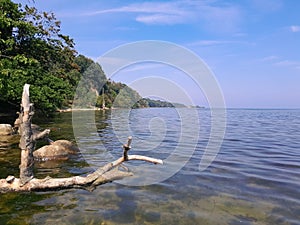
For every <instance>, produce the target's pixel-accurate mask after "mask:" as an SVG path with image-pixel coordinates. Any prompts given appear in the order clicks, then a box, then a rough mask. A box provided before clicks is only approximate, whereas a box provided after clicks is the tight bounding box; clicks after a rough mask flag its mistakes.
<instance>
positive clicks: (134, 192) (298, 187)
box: [0, 108, 300, 225]
mask: <svg viewBox="0 0 300 225" xmlns="http://www.w3.org/2000/svg"><path fill="white" fill-rule="evenodd" d="M190 110H191V109H178V110H177V111H176V110H175V109H166V108H163V109H137V110H131V111H126V110H115V111H114V112H113V114H111V112H110V111H106V112H102V111H97V112H95V117H94V118H95V123H94V124H93V123H86V124H82V125H81V129H80V132H78V131H76V130H75V131H74V132H75V133H76V134H80V136H77V137H76V141H77V142H78V144H79V146H80V148H81V153H82V156H81V157H77V158H73V159H71V160H69V161H67V162H46V163H37V164H36V165H35V174H36V176H37V177H45V176H47V175H50V176H53V177H65V176H71V175H78V174H86V173H88V172H91V171H93V169H94V168H96V167H98V166H101V165H103V164H105V163H106V162H109V161H111V160H113V159H115V158H117V157H120V156H121V154H122V149H121V145H122V143H124V141H126V137H127V136H128V135H132V136H133V143H132V149H131V150H130V153H132V154H142V155H146V156H151V157H156V158H162V159H164V160H165V161H166V162H167V163H165V165H164V166H160V165H149V164H146V163H139V162H128V163H126V166H127V167H128V168H129V169H130V170H131V171H133V172H134V173H135V176H134V177H130V178H126V179H124V180H122V181H118V182H113V183H110V184H105V185H102V186H98V187H97V188H96V189H95V190H94V191H93V192H88V191H86V190H75V189H74V190H58V191H56V192H38V193H22V194H19V193H8V194H0V199H1V201H0V224H233V225H235V224H300V213H299V212H300V151H299V149H300V144H299V140H300V110H259V109H255V110H243V109H234V110H228V111H227V128H226V134H225V138H224V141H223V144H222V146H221V149H220V151H219V153H218V154H217V156H216V158H215V160H214V161H213V163H212V164H211V165H210V166H209V167H208V168H207V169H206V170H204V171H199V162H200V160H201V157H202V156H203V152H204V149H205V147H206V145H207V141H208V138H209V133H210V129H211V126H210V121H211V118H210V111H209V110H203V109H200V110H198V111H197V113H198V114H197V115H198V121H194V118H193V117H191V116H190V115H191V111H190ZM82 113H84V112H81V116H83V115H84V114H82ZM88 113H90V112H88ZM111 115H113V116H111ZM87 117H88V116H87ZM185 117H186V118H185ZM183 120H184V121H185V122H184V123H185V124H182V121H183ZM35 122H36V123H38V124H40V125H41V126H42V127H44V128H46V127H50V128H51V129H52V133H51V138H52V139H55V140H56V139H68V140H73V141H75V138H74V134H73V129H72V113H62V114H58V115H57V116H56V117H54V118H53V119H51V120H50V119H47V121H45V120H43V118H35ZM75 122H76V123H77V122H78V121H75ZM198 122H199V126H198ZM78 123H79V122H78ZM126 124H128V126H127V125H126ZM185 125H188V126H190V129H186V128H184V127H183V126H185ZM195 126H197V127H198V129H199V130H198V132H196V133H195V130H194V128H195ZM90 128H91V129H90ZM182 137H184V138H182ZM195 137H196V138H195ZM195 140H196V141H197V143H196V145H194V142H195ZM176 148H178V151H176V150H174V149H176ZM19 153H20V152H19V149H18V146H17V144H14V145H12V146H9V147H7V148H3V149H0V164H1V167H0V176H1V178H5V177H6V176H7V175H15V176H18V172H19V171H18V165H19V159H20V156H19ZM190 154H191V157H190V158H189V155H190ZM170 155H176V157H175V158H168V157H169V156H170ZM172 160H174V161H172ZM180 160H182V161H185V160H186V161H187V163H185V164H183V165H182V166H180V167H179V170H178V172H176V171H174V170H176V168H178V167H176V166H178V164H180V163H181V161H180ZM181 167H182V168H181ZM180 168H181V169H180ZM166 173H167V175H168V176H169V177H168V178H166V179H162V180H160V178H161V177H162V176H164V174H166ZM172 173H174V175H173V174H172ZM156 180H160V181H159V182H154V181H156ZM143 182H144V183H145V184H147V183H149V182H152V183H153V184H151V185H143ZM133 184H135V185H133Z"/></svg>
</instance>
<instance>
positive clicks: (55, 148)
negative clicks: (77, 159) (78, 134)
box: [33, 140, 79, 161]
mask: <svg viewBox="0 0 300 225" xmlns="http://www.w3.org/2000/svg"><path fill="white" fill-rule="evenodd" d="M77 153H79V149H78V147H76V146H75V145H74V144H72V142H70V141H67V140H58V141H55V142H53V143H51V144H50V145H45V146H43V147H41V148H39V149H38V150H36V151H34V152H33V156H34V158H35V159H37V160H41V161H46V160H67V159H68V158H69V156H70V155H74V154H77Z"/></svg>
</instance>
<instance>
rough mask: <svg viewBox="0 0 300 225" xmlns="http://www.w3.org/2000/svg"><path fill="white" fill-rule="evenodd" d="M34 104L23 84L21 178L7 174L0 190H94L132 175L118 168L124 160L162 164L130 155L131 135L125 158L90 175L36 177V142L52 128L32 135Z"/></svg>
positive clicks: (0, 180)
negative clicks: (34, 167) (34, 153)
mask: <svg viewBox="0 0 300 225" xmlns="http://www.w3.org/2000/svg"><path fill="white" fill-rule="evenodd" d="M33 114H34V112H33V107H32V104H30V101H29V85H28V84H25V85H24V90H23V96H22V106H21V117H20V118H21V119H20V120H21V124H20V132H21V139H20V148H21V164H20V178H15V177H14V176H8V177H7V178H6V179H0V193H4V192H24V191H45V190H56V189H67V188H87V189H91V188H94V187H95V186H97V185H101V184H104V183H108V182H111V181H113V180H117V179H121V178H124V177H127V176H131V175H132V173H130V172H124V171H120V170H118V166H120V165H121V164H122V163H123V162H125V161H130V160H142V161H145V162H150V163H154V164H163V161H162V160H160V159H155V158H150V157H146V156H141V155H128V151H129V149H130V148H131V147H130V144H131V141H132V137H129V138H128V142H127V144H124V145H123V157H121V158H119V159H117V160H115V161H113V162H110V163H107V164H106V165H104V166H102V167H100V168H99V169H97V170H96V171H95V172H93V173H91V174H89V175H87V176H73V177H67V178H51V177H46V178H44V179H37V178H34V174H33V166H34V158H33V150H34V148H35V141H36V140H37V139H40V138H43V137H46V136H47V135H48V134H49V132H50V130H45V131H43V132H41V133H39V134H36V135H33V134H32V129H31V119H32V116H33Z"/></svg>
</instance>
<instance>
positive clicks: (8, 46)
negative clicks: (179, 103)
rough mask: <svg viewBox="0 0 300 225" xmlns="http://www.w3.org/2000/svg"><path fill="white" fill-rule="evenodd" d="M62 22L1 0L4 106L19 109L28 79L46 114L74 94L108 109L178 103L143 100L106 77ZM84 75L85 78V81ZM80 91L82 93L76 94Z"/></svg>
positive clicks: (0, 79)
mask: <svg viewBox="0 0 300 225" xmlns="http://www.w3.org/2000/svg"><path fill="white" fill-rule="evenodd" d="M60 25H61V22H60V21H58V20H57V19H56V17H55V15H54V14H53V13H47V12H39V11H38V10H37V9H36V8H34V7H28V6H22V5H21V4H16V3H13V2H12V1H11V0H0V104H1V106H5V105H11V106H15V107H16V109H19V104H20V101H21V99H20V96H21V93H22V87H23V86H24V84H25V83H29V84H31V96H30V97H31V101H32V102H33V103H34V106H35V108H36V109H38V110H41V111H43V112H45V113H46V114H50V113H52V112H54V111H56V110H58V109H62V108H67V107H70V106H71V105H72V104H73V99H74V97H75V100H74V101H75V102H76V101H77V102H76V105H77V106H81V105H82V106H87V105H86V103H87V102H93V104H94V105H90V106H97V107H102V105H103V100H104V101H105V106H106V107H108V108H110V107H112V106H114V107H126V108H128V107H131V108H139V107H173V106H174V105H172V104H171V103H166V102H163V101H158V100H151V99H142V97H141V96H140V95H139V94H138V93H137V92H136V91H134V90H132V89H131V88H129V87H128V86H126V85H125V84H122V83H116V82H113V81H111V80H107V77H106V76H105V73H104V71H103V70H102V68H101V66H100V65H99V64H98V63H95V62H94V61H93V60H91V59H88V58H87V57H85V56H83V55H78V53H77V52H76V50H75V43H74V41H73V39H72V38H71V37H69V36H68V35H64V34H62V33H61V29H60ZM83 76H85V77H86V79H84V82H80V80H82V79H81V78H82V77H83ZM76 90H77V92H76V93H77V95H78V96H80V97H78V96H74V95H75V91H76ZM120 92H121V94H120ZM82 96H84V97H82ZM117 96H118V97H117ZM76 97H77V98H76ZM95 104H96V105H95ZM2 109H3V107H1V109H0V110H2Z"/></svg>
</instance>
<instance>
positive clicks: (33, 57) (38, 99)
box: [0, 0, 80, 112]
mask: <svg viewBox="0 0 300 225" xmlns="http://www.w3.org/2000/svg"><path fill="white" fill-rule="evenodd" d="M75 55H76V51H75V50H74V42H73V40H72V39H71V38H70V37H68V36H66V35H63V34H61V32H60V21H58V20H56V18H55V16H54V14H53V13H46V12H42V13H40V12H38V11H37V9H36V8H34V7H28V6H25V7H22V6H21V5H20V4H16V3H13V2H12V1H11V0H0V68H1V70H0V96H1V99H0V100H2V101H5V102H7V101H10V102H12V103H14V104H17V103H18V102H20V96H21V93H22V86H23V85H24V84H25V83H26V82H27V83H31V84H32V100H33V103H34V104H35V107H37V108H39V109H42V110H44V111H46V112H51V111H54V110H56V109H57V108H60V107H62V105H63V104H65V103H67V102H68V100H69V99H72V97H73V93H74V91H73V90H74V87H75V86H76V85H77V83H78V81H79V79H80V73H79V71H78V66H77V65H76V64H75V63H74V59H75Z"/></svg>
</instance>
